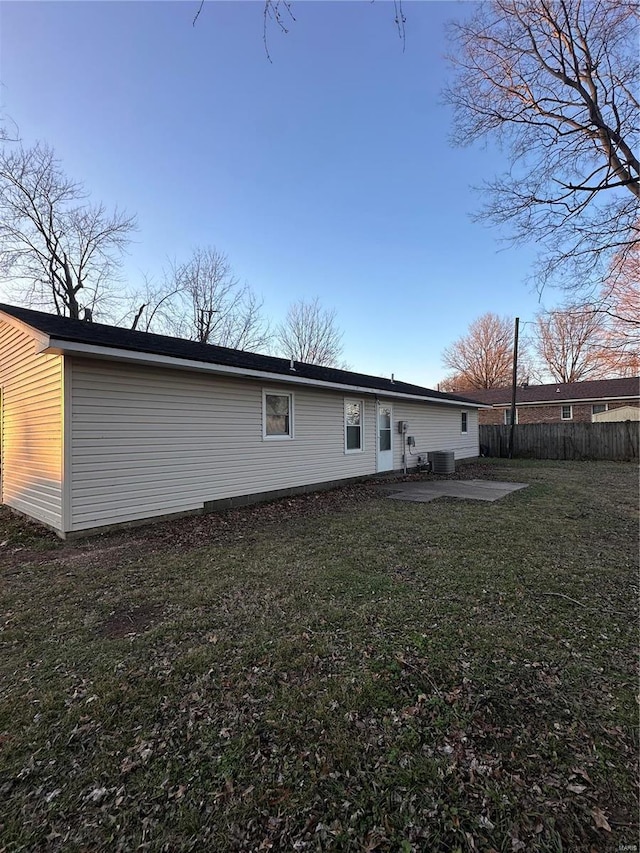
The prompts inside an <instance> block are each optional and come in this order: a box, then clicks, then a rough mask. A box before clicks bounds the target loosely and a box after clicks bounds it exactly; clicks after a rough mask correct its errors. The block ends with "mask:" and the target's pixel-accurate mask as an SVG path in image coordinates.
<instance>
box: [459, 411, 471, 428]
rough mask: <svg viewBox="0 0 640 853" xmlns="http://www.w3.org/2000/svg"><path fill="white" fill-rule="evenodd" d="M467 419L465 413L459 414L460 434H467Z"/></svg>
mask: <svg viewBox="0 0 640 853" xmlns="http://www.w3.org/2000/svg"><path fill="white" fill-rule="evenodd" d="M468 420H469V419H468V418H467V413H466V412H460V432H468Z"/></svg>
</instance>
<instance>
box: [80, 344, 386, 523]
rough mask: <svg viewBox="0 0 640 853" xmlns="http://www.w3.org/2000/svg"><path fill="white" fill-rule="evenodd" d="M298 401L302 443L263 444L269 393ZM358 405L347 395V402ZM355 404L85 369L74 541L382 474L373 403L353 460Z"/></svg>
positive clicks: (183, 376)
mask: <svg viewBox="0 0 640 853" xmlns="http://www.w3.org/2000/svg"><path fill="white" fill-rule="evenodd" d="M263 389H267V390H280V391H283V392H285V393H289V392H291V391H292V390H293V396H294V438H293V439H292V440H276V441H274V440H268V439H266V440H264V439H263V437H262V436H263V431H262V392H263ZM347 396H348V395H347ZM344 400H345V395H344V394H343V393H341V392H340V393H337V392H330V391H329V392H327V391H320V390H315V389H309V388H302V387H293V386H291V385H289V386H286V385H282V384H281V385H278V384H277V383H261V382H257V381H253V380H235V379H227V378H222V377H211V376H207V375H204V374H199V373H195V372H194V373H192V372H188V371H179V370H168V369H164V368H152V367H138V366H135V365H128V364H124V363H115V362H107V361H98V360H95V361H92V360H88V359H80V358H74V360H73V392H72V413H71V418H72V499H71V508H72V530H83V529H87V528H91V527H98V526H101V525H106V524H115V523H119V522H125V521H132V520H135V519H139V518H149V517H153V516H157V515H163V514H168V513H175V512H182V511H188V510H194V509H198V508H201V507H202V505H203V503H204V502H205V501H213V500H218V499H221V498H228V497H236V496H240V495H246V494H253V493H259V492H265V491H273V490H277V489H283V488H291V487H295V486H302V485H307V484H312V483H321V482H324V481H329V480H339V479H342V478H348V477H356V476H362V475H364V474H371V473H374V472H375V423H374V401H373V399H368V400H366V402H365V423H364V442H365V450H364V451H363V452H362V453H349V454H347V453H345V438H344Z"/></svg>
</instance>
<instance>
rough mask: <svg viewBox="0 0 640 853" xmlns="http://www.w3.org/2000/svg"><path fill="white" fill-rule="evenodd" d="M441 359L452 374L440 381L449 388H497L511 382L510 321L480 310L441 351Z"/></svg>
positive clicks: (511, 350)
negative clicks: (464, 328) (465, 330)
mask: <svg viewBox="0 0 640 853" xmlns="http://www.w3.org/2000/svg"><path fill="white" fill-rule="evenodd" d="M442 363H443V364H444V366H445V367H448V368H450V369H451V370H453V376H450V377H448V378H447V379H445V380H444V381H443V382H442V383H441V387H442V386H446V388H447V389H449V390H470V389H471V388H498V387H502V386H505V385H509V384H510V383H511V378H512V369H513V321H512V320H511V319H510V318H509V317H498V316H497V315H496V314H491V313H488V314H483V315H482V317H479V318H478V319H477V320H474V321H473V323H472V324H471V325H470V326H469V331H468V333H467V334H466V335H464V336H463V337H461V338H459V339H458V340H457V341H455V342H454V343H453V344H451V346H449V347H447V348H446V349H445V350H444V352H443V354H442Z"/></svg>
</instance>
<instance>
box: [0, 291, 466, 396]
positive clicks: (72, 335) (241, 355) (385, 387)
mask: <svg viewBox="0 0 640 853" xmlns="http://www.w3.org/2000/svg"><path fill="white" fill-rule="evenodd" d="M0 311H3V312H5V313H6V314H9V315H10V316H12V317H15V318H16V319H17V320H21V321H22V322H23V323H26V324H27V325H28V326H31V327H32V328H33V329H36V330H38V331H40V332H43V333H44V334H46V335H49V336H50V337H51V338H56V339H58V340H60V341H68V342H73V343H79V344H89V345H93V346H101V347H112V348H114V349H115V348H117V349H123V350H130V351H132V352H145V353H153V354H155V355H164V356H170V357H172V358H180V359H185V360H186V361H201V362H205V363H209V364H220V365H225V366H227V367H237V368H241V369H242V368H243V369H246V370H259V371H263V372H266V373H276V374H281V375H282V376H288V377H291V376H296V377H302V378H304V379H311V380H317V381H321V382H332V383H336V384H340V385H353V386H359V387H361V388H370V389H371V390H372V391H386V392H393V393H400V394H410V395H413V396H416V397H431V398H433V399H436V400H442V401H443V402H458V403H471V404H472V405H473V400H470V399H469V398H468V397H460V396H458V395H457V394H445V393H444V392H442V391H434V390H432V389H431V388H422V387H420V386H419V385H410V384H408V383H407V382H399V381H397V380H395V381H393V382H392V381H391V380H390V379H383V378H381V377H378V376H368V375H367V374H365V373H353V372H352V371H350V370H337V369H335V368H332V367H319V366H318V365H315V364H305V363H303V362H299V361H296V362H294V366H295V373H294V372H293V371H292V370H291V366H290V362H289V360H288V359H286V358H276V357H274V356H270V355H260V354H259V353H254V352H245V351H244V350H236V349H228V348H227V347H219V346H213V345H211V344H200V343H197V342H196V341H187V340H184V339H182V338H171V337H167V336H165V335H154V334H151V333H149V332H138V331H132V330H131V329H121V328H119V327H118V326H106V325H104V324H102V323H88V322H86V321H85V320H70V319H69V318H68V317H59V316H57V315H55V314H45V313H43V312H42V311H32V310H31V309H29V308H19V307H16V306H14V305H2V304H0Z"/></svg>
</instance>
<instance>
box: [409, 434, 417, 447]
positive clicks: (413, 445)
mask: <svg viewBox="0 0 640 853" xmlns="http://www.w3.org/2000/svg"><path fill="white" fill-rule="evenodd" d="M407 444H408V445H409V447H415V446H416V440H415V438H414V437H413V436H412V435H408V436H407Z"/></svg>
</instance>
